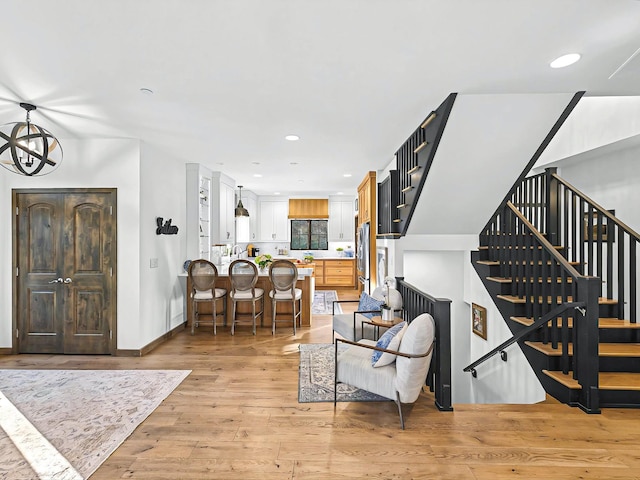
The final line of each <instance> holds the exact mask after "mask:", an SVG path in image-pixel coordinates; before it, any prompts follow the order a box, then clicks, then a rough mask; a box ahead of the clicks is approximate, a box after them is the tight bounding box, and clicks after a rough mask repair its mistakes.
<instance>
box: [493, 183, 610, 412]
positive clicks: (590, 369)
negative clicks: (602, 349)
mask: <svg viewBox="0 0 640 480" xmlns="http://www.w3.org/2000/svg"><path fill="white" fill-rule="evenodd" d="M541 183H544V182H539V184H541ZM534 191H535V192H536V193H535V194H533V193H532V192H534ZM540 192H543V193H545V194H546V191H545V189H544V188H543V187H540V186H539V185H538V187H536V188H534V189H532V190H529V191H528V193H527V194H524V195H523V196H521V197H520V199H519V200H520V204H521V205H526V208H532V209H533V210H538V213H539V215H538V217H537V218H538V220H539V221H543V220H542V218H545V216H546V215H545V214H544V210H543V209H541V208H540V209H538V207H537V205H536V204H537V203H541V202H537V201H536V198H537V197H536V195H538V194H539V193H540ZM516 193H517V192H516ZM529 194H531V195H530V196H529ZM514 195H516V194H514ZM544 221H547V220H544ZM481 245H482V246H484V247H486V248H487V249H488V258H489V259H491V260H493V261H497V262H498V265H499V270H500V276H501V277H502V279H503V280H504V279H509V280H510V283H511V292H512V294H513V297H516V301H517V302H519V303H523V304H524V307H523V314H524V316H526V317H528V318H530V319H532V320H533V321H534V322H535V321H536V319H540V318H542V317H544V316H545V315H547V314H548V313H549V312H551V311H552V310H554V309H557V308H558V307H561V306H562V305H566V304H571V303H576V302H577V303H581V304H584V305H585V309H584V315H580V316H578V315H574V316H573V324H572V328H569V325H570V320H569V315H568V310H567V309H564V310H563V313H562V315H559V316H554V318H551V319H550V320H549V321H548V322H546V325H547V328H545V329H544V330H543V332H544V337H543V341H544V342H545V343H549V342H551V344H552V346H553V348H558V346H559V345H560V348H561V355H562V357H561V365H562V370H563V372H564V373H568V372H569V369H570V368H573V378H574V379H576V380H577V381H578V382H579V383H580V385H581V401H580V406H581V407H582V408H583V409H585V410H586V411H589V412H596V411H599V407H598V371H599V364H598V342H599V332H598V293H599V289H600V279H599V278H594V277H586V276H583V275H582V274H581V273H580V272H578V270H577V269H576V268H575V267H574V265H572V264H571V263H570V262H569V261H568V260H567V259H566V258H565V257H563V256H562V255H561V254H560V253H559V252H558V251H557V249H556V248H555V247H554V246H553V245H552V244H551V243H550V242H549V241H548V240H547V239H546V238H545V237H544V236H543V235H542V234H541V233H540V232H539V231H538V229H536V228H535V226H534V225H533V224H532V223H531V222H530V221H529V220H528V219H527V218H526V217H525V215H524V214H523V213H522V212H521V211H520V210H519V209H518V208H517V207H516V206H515V205H514V204H513V203H512V202H511V201H507V202H506V204H505V205H504V206H503V207H502V208H500V209H498V211H497V212H496V213H495V214H494V216H493V217H492V219H491V220H490V221H489V223H488V224H487V226H486V227H485V229H484V230H483V232H482V233H481ZM511 300H512V301H513V299H511ZM570 348H572V349H573V352H572V353H573V354H572V355H570V352H571V350H570Z"/></svg>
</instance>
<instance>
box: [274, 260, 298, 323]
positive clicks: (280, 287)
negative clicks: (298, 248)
mask: <svg viewBox="0 0 640 480" xmlns="http://www.w3.org/2000/svg"><path fill="white" fill-rule="evenodd" d="M269 279H270V280H271V285H272V286H273V289H272V290H271V291H270V292H269V297H271V311H272V322H271V334H272V335H275V333H276V305H277V304H278V302H291V309H292V319H293V334H294V335H295V334H296V319H297V318H298V317H299V318H300V325H302V290H301V289H299V288H296V281H297V280H298V268H297V267H296V266H295V264H294V263H293V262H291V261H289V260H276V261H275V262H273V263H272V264H271V266H270V267H269ZM296 303H298V304H299V308H298V310H297V311H296Z"/></svg>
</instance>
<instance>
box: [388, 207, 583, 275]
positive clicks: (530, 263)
mask: <svg viewBox="0 0 640 480" xmlns="http://www.w3.org/2000/svg"><path fill="white" fill-rule="evenodd" d="M398 208H400V207H399V206H398ZM476 263H477V264H479V265H500V262H499V261H497V260H476ZM533 263H534V262H529V265H533ZM567 263H568V264H569V265H572V266H574V267H576V266H579V265H581V263H580V262H567ZM515 264H516V265H520V263H519V262H516V263H515ZM537 264H538V265H542V262H541V261H539V262H537ZM509 265H513V262H509ZM547 265H551V261H547Z"/></svg>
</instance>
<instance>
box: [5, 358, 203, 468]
mask: <svg viewBox="0 0 640 480" xmlns="http://www.w3.org/2000/svg"><path fill="white" fill-rule="evenodd" d="M190 372H191V371H190V370H0V392H2V394H3V395H4V396H5V397H6V398H7V399H8V400H9V401H10V402H11V403H12V404H13V405H14V406H15V407H17V408H18V410H19V411H20V413H22V415H23V416H24V417H26V419H27V420H29V422H31V424H32V425H33V426H34V427H35V428H36V429H38V431H39V432H40V433H41V434H42V435H43V436H44V437H45V438H46V439H47V440H48V441H49V442H50V443H51V444H52V445H53V447H55V449H56V450H57V451H58V452H59V453H60V454H62V455H63V456H64V457H65V458H66V459H67V461H68V462H69V463H70V464H71V465H72V466H73V467H74V468H75V469H76V470H77V472H78V473H79V474H80V475H81V476H82V478H88V477H89V476H90V475H91V474H92V473H93V472H94V471H95V470H96V469H97V468H98V467H99V466H100V464H102V462H104V461H105V460H106V459H107V458H108V457H109V455H111V453H113V451H114V450H115V449H116V448H117V447H118V446H119V445H120V444H121V443H122V442H123V441H124V440H125V439H126V438H127V437H128V436H129V435H131V433H132V432H133V431H134V430H135V429H136V427H137V426H138V425H139V424H140V423H142V421H143V420H144V419H145V418H147V417H148V416H149V415H150V414H151V413H152V412H153V411H154V410H155V409H156V408H157V407H158V405H160V403H162V401H163V400H164V399H165V398H166V397H167V396H168V395H169V394H170V393H171V392H172V391H173V390H174V389H175V388H176V387H177V386H178V385H179V384H180V383H181V382H182V381H183V380H184V379H185V378H186V377H187V375H189V373H190ZM0 410H1V409H0ZM4 415H8V411H7V412H3V411H0V417H2V416H4ZM17 443H18V441H17V440H16V445H17ZM16 445H14V442H13V441H12V440H11V439H9V437H8V436H7V435H6V434H5V432H4V431H3V430H2V429H0V478H21V479H22V478H38V476H37V474H36V473H35V472H34V471H33V470H31V468H30V467H29V464H28V462H27V461H26V460H25V459H24V457H22V455H20V451H19V450H18V449H17V448H16ZM6 475H8V476H6ZM52 478H54V477H52ZM55 478H69V477H63V476H61V477H57V476H56V477H55Z"/></svg>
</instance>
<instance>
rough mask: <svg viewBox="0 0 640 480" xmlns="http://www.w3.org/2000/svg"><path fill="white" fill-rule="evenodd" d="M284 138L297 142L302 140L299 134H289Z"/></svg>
mask: <svg viewBox="0 0 640 480" xmlns="http://www.w3.org/2000/svg"><path fill="white" fill-rule="evenodd" d="M284 139H285V140H289V141H290V142H296V141H298V140H300V137H299V136H298V135H287V136H286V137H284Z"/></svg>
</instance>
